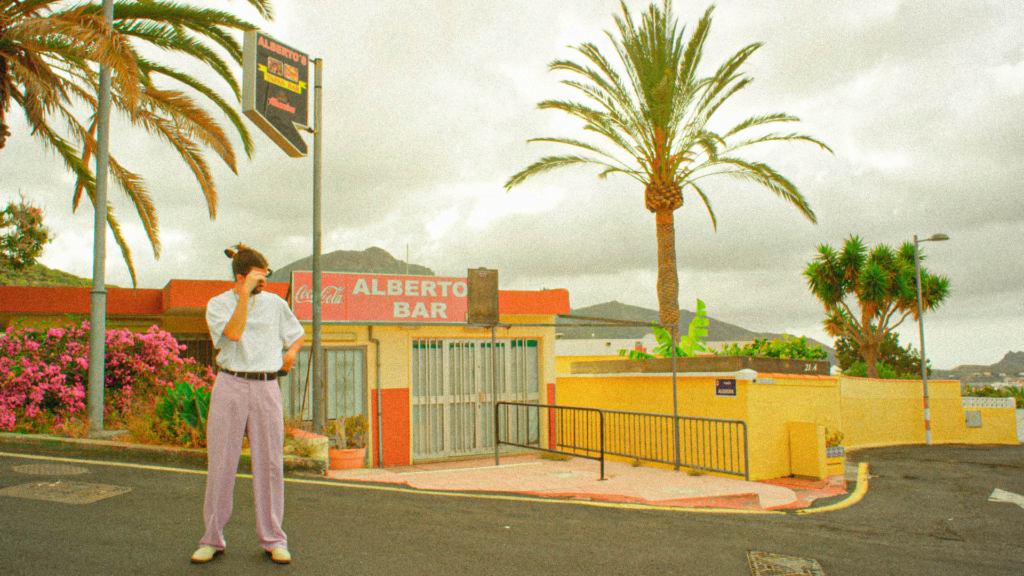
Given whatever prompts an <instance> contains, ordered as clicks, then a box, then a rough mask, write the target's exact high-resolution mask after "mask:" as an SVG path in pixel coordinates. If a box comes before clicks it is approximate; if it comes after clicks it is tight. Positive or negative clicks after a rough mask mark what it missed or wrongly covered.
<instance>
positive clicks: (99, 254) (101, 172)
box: [88, 0, 114, 436]
mask: <svg viewBox="0 0 1024 576" xmlns="http://www.w3.org/2000/svg"><path fill="white" fill-rule="evenodd" d="M103 21H104V22H106V24H107V26H113V22H114V1H113V0H103ZM110 84H111V80H110V67H109V66H101V67H100V82H99V88H98V92H99V93H98V95H97V98H98V102H97V104H96V190H95V192H94V193H93V207H94V208H95V212H94V214H93V244H92V290H90V291H89V294H90V296H89V396H88V407H89V434H90V435H93V436H102V435H103V396H104V394H103V393H104V388H105V381H106V376H105V365H104V362H105V361H106V360H105V357H106V335H107V287H106V275H107V173H108V171H109V167H110V152H109V146H110V99H111V95H110Z"/></svg>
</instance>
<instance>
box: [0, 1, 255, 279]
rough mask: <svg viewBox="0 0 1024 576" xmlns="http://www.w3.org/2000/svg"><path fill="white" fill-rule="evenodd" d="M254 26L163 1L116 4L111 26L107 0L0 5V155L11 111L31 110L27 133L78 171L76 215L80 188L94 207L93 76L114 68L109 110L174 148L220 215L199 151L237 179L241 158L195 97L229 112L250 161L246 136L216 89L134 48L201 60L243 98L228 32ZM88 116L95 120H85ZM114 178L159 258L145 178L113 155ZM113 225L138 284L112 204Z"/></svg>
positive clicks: (238, 59) (236, 47)
mask: <svg viewBox="0 0 1024 576" xmlns="http://www.w3.org/2000/svg"><path fill="white" fill-rule="evenodd" d="M247 1H248V2H249V4H251V5H253V6H254V7H255V8H256V9H257V10H258V11H259V12H260V14H261V15H262V16H263V17H264V18H267V19H270V18H271V17H272V13H271V8H270V1H271V0H247ZM254 28H255V26H254V25H252V24H250V23H248V22H246V21H244V20H241V19H239V18H237V17H236V16H234V15H233V14H231V13H229V12H225V11H222V10H214V9H208V8H197V7H193V6H189V5H186V4H182V3H179V2H168V1H161V0H146V1H142V2H134V1H128V0H121V1H119V2H116V3H115V7H114V23H113V27H110V26H108V25H107V24H106V23H105V22H104V20H103V16H102V4H101V3H100V2H95V1H94V2H91V3H84V4H75V5H70V6H69V5H68V3H67V2H64V1H62V0H0V150H2V148H3V147H4V144H5V143H6V139H7V138H8V137H10V131H9V128H8V126H7V124H6V114H7V112H8V111H9V110H10V108H11V105H12V103H13V104H16V105H17V106H18V107H19V108H21V109H22V111H23V112H24V114H25V118H26V119H27V121H28V125H29V126H30V128H31V134H32V135H33V136H35V137H37V138H39V139H40V140H41V141H42V143H43V144H44V146H46V147H47V148H48V149H49V150H51V151H52V152H53V153H55V154H56V155H57V156H58V157H59V158H60V159H61V161H62V162H63V163H64V166H65V167H66V168H67V170H69V171H70V172H71V173H72V174H74V175H75V177H76V184H75V189H74V193H73V195H72V207H73V209H77V207H78V204H79V201H80V200H81V198H82V193H83V192H85V193H86V194H88V196H89V198H90V199H92V200H93V201H94V203H95V199H94V193H95V178H94V176H93V172H92V168H91V167H90V165H89V164H90V159H91V158H92V156H93V154H94V152H95V149H96V115H95V110H96V107H97V102H98V97H97V91H98V85H99V72H98V70H97V68H98V65H102V66H107V67H109V68H110V69H111V73H112V77H113V90H112V103H113V107H114V109H115V110H116V111H119V112H120V113H121V114H123V115H124V117H125V118H127V120H128V121H129V122H130V123H131V125H132V126H134V127H137V128H141V129H142V130H144V131H146V132H148V133H150V134H152V135H155V136H157V137H158V138H160V139H161V140H163V141H164V142H166V143H167V144H169V145H170V146H171V148H172V149H173V150H174V151H175V152H176V153H177V154H178V155H179V156H180V157H181V158H182V160H184V162H185V164H186V165H187V166H188V167H189V169H190V170H191V171H192V174H193V175H194V177H195V179H196V181H197V182H198V183H199V186H200V189H201V191H202V193H203V197H204V199H205V201H206V205H207V208H208V212H209V216H210V218H211V219H212V218H216V215H217V189H216V186H215V183H214V180H213V173H212V172H211V170H210V165H209V164H208V162H207V160H206V157H205V155H204V148H206V149H209V150H212V151H213V153H214V154H216V155H217V156H218V157H220V158H221V160H222V161H223V162H224V163H226V164H227V165H228V167H230V168H231V170H232V171H234V172H235V173H237V167H236V161H235V151H234V148H233V146H232V144H231V141H230V139H229V138H228V133H227V132H226V131H225V130H224V128H223V127H222V126H221V125H220V124H219V123H218V122H217V121H216V120H215V119H214V118H213V116H211V115H210V113H209V112H207V111H206V110H205V109H204V108H203V106H201V105H200V103H199V101H198V100H197V98H196V96H197V95H198V96H200V97H201V98H202V99H205V100H206V101H209V102H212V103H213V104H214V106H216V107H217V108H218V109H220V110H221V112H223V114H224V115H225V116H226V117H227V118H228V120H229V122H231V124H232V125H233V126H234V128H235V130H236V131H237V132H238V135H239V136H240V138H241V141H242V145H243V147H244V149H245V153H246V155H247V156H249V157H251V155H252V151H253V144H252V139H251V138H250V136H249V132H248V130H247V129H246V127H245V125H244V124H243V123H242V120H241V118H240V116H239V114H238V113H237V112H236V111H235V109H234V108H233V107H232V106H231V105H230V104H229V103H228V102H227V101H226V100H225V99H224V98H223V97H222V96H220V95H219V94H218V92H217V91H216V90H214V89H213V88H212V87H211V86H209V85H208V84H207V83H205V82H202V81H200V80H199V79H197V78H196V77H194V76H191V75H189V74H185V73H183V72H180V71H178V70H176V69H175V68H172V67H171V66H169V65H167V64H164V63H161V62H159V61H157V60H154V59H150V58H148V57H146V56H143V54H142V53H141V52H140V50H139V48H140V47H141V46H144V45H150V46H155V47H158V48H160V49H162V50H163V51H165V52H168V53H170V54H175V55H184V56H187V57H191V58H194V59H195V60H197V61H199V62H200V63H202V64H204V65H205V66H206V67H208V68H210V69H212V70H213V71H214V72H215V73H216V75H217V76H219V77H220V78H221V79H222V80H223V81H224V82H226V83H227V85H228V87H229V88H230V89H231V91H232V93H233V94H234V96H235V100H240V98H241V96H240V89H239V85H238V81H237V80H236V79H235V76H234V73H233V71H232V67H231V66H230V65H229V63H228V62H229V61H231V60H233V61H234V62H235V63H237V64H238V65H241V63H242V48H241V45H240V44H239V43H238V41H237V40H236V39H235V38H234V37H233V36H232V32H235V31H245V30H252V29H254ZM223 54H226V58H225V56H224V55H223ZM82 109H84V110H87V111H89V112H91V113H92V114H91V116H89V117H87V118H83V115H82V114H81V112H80V110H82ZM110 174H111V178H112V179H113V181H114V182H115V183H116V184H117V185H118V187H119V188H120V189H121V190H122V191H123V192H124V193H125V194H126V196H127V197H128V198H129V200H130V201H131V203H132V204H133V206H134V208H135V211H136V213H137V214H138V216H139V218H140V219H141V221H142V224H143V227H144V229H145V230H146V234H147V236H148V238H149V242H150V245H151V246H152V248H153V255H154V256H155V257H156V258H159V257H160V237H159V223H158V220H157V214H156V206H155V204H154V202H153V199H152V196H151V195H150V191H149V189H148V188H147V186H146V183H145V180H144V179H143V178H142V177H141V176H140V175H139V174H138V173H136V172H133V171H131V170H129V169H127V168H126V167H124V166H123V165H122V164H121V163H120V162H118V161H117V159H116V158H114V157H113V156H111V158H110ZM107 221H108V223H109V224H110V227H111V230H112V231H113V233H114V238H115V240H116V241H117V244H118V246H119V247H120V249H121V253H122V255H123V257H124V259H125V262H126V263H127V265H128V269H129V272H130V273H131V276H132V284H133V285H135V284H137V282H136V277H135V267H134V264H133V263H132V256H131V250H130V248H129V247H128V244H127V243H126V242H125V240H124V237H123V235H122V234H121V228H120V224H119V222H118V220H117V218H116V217H115V215H114V212H113V209H112V206H111V205H109V204H108V206H107Z"/></svg>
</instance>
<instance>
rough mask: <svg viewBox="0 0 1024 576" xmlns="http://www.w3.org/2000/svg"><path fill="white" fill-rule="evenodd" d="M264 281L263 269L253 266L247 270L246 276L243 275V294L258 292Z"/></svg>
mask: <svg viewBox="0 0 1024 576" xmlns="http://www.w3.org/2000/svg"><path fill="white" fill-rule="evenodd" d="M266 283H267V272H266V271H265V270H260V269H259V268H253V269H252V270H250V271H249V274H248V276H246V277H245V285H244V286H243V288H242V289H243V290H245V294H246V295H247V296H248V295H252V294H259V293H260V292H262V291H263V286H264V285H265V284H266Z"/></svg>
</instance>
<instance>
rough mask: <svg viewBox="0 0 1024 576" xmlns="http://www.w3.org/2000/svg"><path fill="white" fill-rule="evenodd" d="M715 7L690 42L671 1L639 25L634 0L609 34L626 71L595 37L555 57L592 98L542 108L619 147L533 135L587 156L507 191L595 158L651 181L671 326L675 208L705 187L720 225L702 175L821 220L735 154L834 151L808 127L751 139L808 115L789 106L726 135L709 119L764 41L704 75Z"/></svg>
mask: <svg viewBox="0 0 1024 576" xmlns="http://www.w3.org/2000/svg"><path fill="white" fill-rule="evenodd" d="M713 10H714V7H713V6H712V7H709V8H708V9H707V11H706V12H704V15H703V16H702V17H701V19H700V21H699V22H698V23H697V27H696V29H695V30H694V32H693V34H692V35H691V36H690V37H689V40H685V38H684V36H685V31H686V30H685V26H684V27H679V26H678V24H677V20H676V19H675V17H674V16H673V15H672V12H671V1H670V0H664V4H663V7H662V8H659V7H658V6H657V5H655V4H651V6H650V7H649V8H648V10H647V12H645V13H644V14H643V17H642V21H641V23H640V25H639V26H637V25H636V24H635V23H634V21H633V18H632V16H631V15H630V12H629V10H628V9H627V8H626V5H625V3H624V2H623V3H622V13H623V15H622V16H621V17H619V16H615V23H616V24H617V25H618V31H619V35H618V36H616V35H614V34H612V33H610V32H608V33H606V34H607V35H608V38H609V39H610V40H611V42H612V44H613V45H614V47H615V50H616V52H617V53H618V57H619V61H620V63H621V68H622V70H624V72H623V71H620V69H617V68H616V67H615V66H613V65H612V63H611V61H610V60H609V59H608V58H606V57H605V56H604V54H602V53H601V51H600V50H599V49H598V48H597V46H596V45H594V44H591V43H586V44H581V45H580V46H577V47H574V49H575V50H576V51H577V52H579V53H580V54H581V55H583V57H584V58H585V62H584V63H582V64H581V63H577V62H574V61H571V60H555V61H554V62H552V63H551V64H550V69H551V70H557V71H565V72H569V73H571V74H573V77H572V78H570V79H566V80H562V83H563V84H565V85H567V86H571V87H572V88H574V89H576V90H579V91H580V92H582V93H583V94H584V95H585V96H586V97H587V98H588V99H589V101H590V103H580V102H572V101H566V100H546V101H544V102H541V103H540V104H539V105H538V107H539V108H541V109H553V110H561V111H562V112H565V113H567V114H569V115H571V116H575V117H577V118H580V119H582V120H583V121H584V122H585V123H586V124H585V126H584V130H586V131H589V132H594V133H597V134H598V135H600V136H603V137H604V138H605V139H606V140H607V141H610V143H611V144H612V145H613V150H606V149H604V148H601V147H599V146H598V145H595V144H591V143H589V142H584V141H581V140H576V139H572V138H534V139H531V140H530V142H554V143H558V144H565V145H568V146H572V147H575V148H578V149H582V150H584V151H586V153H584V154H567V155H561V156H546V157H543V158H541V159H540V160H538V161H537V162H535V163H533V164H531V165H530V166H527V167H526V168H525V169H523V170H522V171H521V172H519V173H517V174H515V175H514V176H512V177H511V178H510V179H509V180H508V182H507V183H506V184H505V188H506V189H511V188H512V187H514V186H517V185H519V184H521V183H522V182H523V181H525V180H526V179H527V178H530V177H531V176H535V175H537V174H542V173H544V172H547V171H549V170H553V169H556V168H562V167H565V166H574V165H578V164H583V165H586V164H592V165H596V166H599V167H601V168H602V171H601V172H600V174H599V175H598V176H599V177H600V178H606V177H607V176H608V175H609V174H613V173H622V174H626V175H627V176H630V177H632V178H633V179H635V180H637V181H638V182H640V183H641V184H643V186H644V204H645V206H646V208H647V209H648V210H650V211H651V212H653V213H654V216H655V224H656V237H657V243H658V309H659V313H660V316H661V322H662V323H663V324H672V325H674V324H676V323H677V322H678V320H679V277H678V274H677V272H676V251H675V245H676V242H675V222H674V212H675V210H677V209H678V208H680V207H682V205H683V191H684V190H687V189H689V190H692V191H693V192H694V193H696V194H697V195H698V196H699V197H700V199H701V201H702V202H703V203H704V206H705V207H707V210H708V213H709V214H710V216H711V223H712V226H714V227H715V228H716V229H717V226H718V223H717V221H716V219H715V213H714V211H713V210H712V209H711V203H710V201H709V200H708V197H707V195H706V194H705V193H704V189H703V188H702V186H703V183H702V182H700V180H702V179H704V178H707V177H710V176H716V175H728V176H732V177H733V178H737V179H740V180H744V181H748V182H753V183H755V184H758V185H760V186H763V187H765V188H767V189H768V190H770V191H771V192H773V193H774V194H775V195H776V196H778V197H780V198H782V199H783V200H785V201H786V202H789V203H791V204H793V205H794V206H796V208H797V209H798V210H799V211H800V212H801V213H802V214H804V216H806V217H807V218H808V219H809V220H810V221H811V222H817V220H816V218H815V215H814V212H813V211H812V210H811V208H810V206H808V204H807V201H806V200H805V199H804V197H803V196H802V195H801V194H800V192H799V191H798V190H797V187H796V186H795V185H794V184H793V183H792V182H790V181H789V180H787V179H786V178H785V177H784V176H782V175H781V174H779V173H778V172H777V171H776V170H775V169H773V168H772V167H770V166H768V165H767V164H764V163H761V162H756V161H751V160H745V159H743V158H741V157H739V156H737V155H736V154H735V152H736V151H738V150H740V149H741V148H745V147H747V146H751V145H754V144H759V143H762V142H787V141H788V142H794V141H804V142H811V143H814V144H817V145H818V146H820V147H821V148H823V149H825V150H827V151H829V152H831V151H832V150H831V149H830V148H829V147H828V146H826V145H825V144H824V143H822V142H820V141H818V140H816V139H814V138H812V137H810V136H807V135H804V134H798V133H792V132H791V133H778V132H770V133H762V134H760V135H754V136H746V135H747V134H748V131H749V130H750V129H752V128H757V127H761V126H766V125H770V124H777V123H785V122H798V121H799V119H798V118H796V117H794V116H791V115H789V114H785V113H774V114H766V115H759V116H752V117H750V118H747V119H746V120H744V121H742V122H740V123H739V124H737V125H735V126H733V127H732V128H731V129H729V130H727V131H725V132H724V133H720V132H715V131H713V130H712V129H711V128H710V127H709V123H710V121H711V119H712V117H713V116H714V114H715V112H717V111H718V109H719V107H721V106H722V104H724V103H725V102H726V100H728V99H729V98H730V97H731V96H732V95H734V94H736V93H737V92H739V91H740V90H742V89H743V88H745V87H746V86H747V85H748V84H749V83H750V82H751V79H750V78H749V77H747V76H746V75H745V74H743V73H741V72H740V71H739V70H740V67H741V66H742V65H743V63H744V62H745V61H746V60H747V58H749V57H750V55H751V54H753V53H754V52H755V51H756V50H757V49H758V48H760V47H761V44H759V43H755V44H750V45H749V46H746V47H744V48H742V49H741V50H740V51H739V52H737V53H736V54H734V55H733V56H732V57H731V58H729V59H728V60H726V61H725V62H724V63H723V64H722V65H721V66H719V68H718V70H717V71H715V73H714V74H713V75H711V76H707V77H702V76H699V75H698V71H697V69H698V66H699V65H700V62H701V59H702V56H703V50H704V43H705V41H706V39H707V36H708V31H709V29H710V27H711V14H712V12H713Z"/></svg>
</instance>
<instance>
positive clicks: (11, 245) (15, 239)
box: [0, 198, 52, 271]
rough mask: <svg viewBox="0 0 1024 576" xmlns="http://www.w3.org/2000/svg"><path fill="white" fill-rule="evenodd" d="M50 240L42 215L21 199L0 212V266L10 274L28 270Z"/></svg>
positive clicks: (41, 212) (48, 230)
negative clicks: (6, 268) (11, 271)
mask: <svg viewBox="0 0 1024 576" xmlns="http://www.w3.org/2000/svg"><path fill="white" fill-rule="evenodd" d="M51 239H52V238H51V236H50V229H49V228H47V227H46V226H43V211H42V210H40V209H39V208H36V207H35V206H33V205H31V204H29V203H28V202H26V201H25V199H24V198H22V199H21V202H19V203H17V204H15V203H14V202H11V203H10V204H8V205H7V207H6V208H4V209H3V210H0V265H3V266H7V267H9V268H11V269H12V270H14V271H20V270H24V269H25V268H28V267H29V266H32V265H33V264H35V263H36V258H37V257H38V256H39V255H40V254H41V253H42V252H43V247H44V246H46V244H47V243H48V242H50V240H51Z"/></svg>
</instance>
